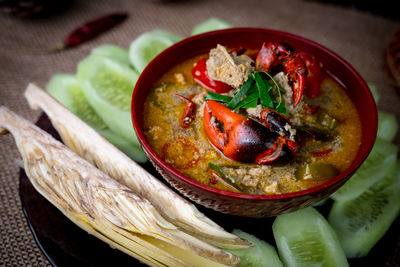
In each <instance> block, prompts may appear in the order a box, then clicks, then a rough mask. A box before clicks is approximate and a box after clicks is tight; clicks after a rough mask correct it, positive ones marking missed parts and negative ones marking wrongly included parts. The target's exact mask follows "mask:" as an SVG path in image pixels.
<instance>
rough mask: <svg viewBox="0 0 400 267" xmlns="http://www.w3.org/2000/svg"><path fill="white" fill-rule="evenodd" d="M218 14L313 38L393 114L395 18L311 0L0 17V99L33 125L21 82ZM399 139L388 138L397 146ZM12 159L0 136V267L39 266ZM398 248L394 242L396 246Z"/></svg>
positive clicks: (85, 6) (74, 7) (40, 79)
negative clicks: (113, 16) (78, 41)
mask: <svg viewBox="0 0 400 267" xmlns="http://www.w3.org/2000/svg"><path fill="white" fill-rule="evenodd" d="M116 11H127V12H128V13H129V15H130V16H129V19H128V20H127V21H126V22H125V23H123V24H122V25H119V26H118V27H117V28H115V29H113V30H112V31H110V32H108V33H107V34H104V35H102V36H100V37H99V38H97V39H95V40H93V41H91V42H88V43H86V44H84V45H81V46H79V47H78V48H75V49H71V50H67V51H63V52H60V53H55V54H48V55H38V54H34V53H32V52H29V51H28V48H46V47H51V46H54V45H56V44H57V43H58V41H59V40H62V39H63V37H64V36H65V34H66V33H68V32H69V31H71V29H73V28H75V27H76V26H78V25H80V24H81V23H82V22H83V21H87V20H90V19H93V18H96V17H98V16H100V15H103V14H105V13H109V12H116ZM209 17H219V18H221V19H223V20H226V21H228V22H229V23H231V24H233V25H235V26H240V27H263V28H270V29H275V30H281V31H286V32H290V33H293V34H297V35H301V36H304V37H306V38H308V39H311V40H313V41H316V42H318V43H320V44H322V45H324V46H326V47H327V48H329V49H331V50H333V51H334V52H336V53H337V54H339V55H340V56H342V57H343V58H344V59H346V60H347V61H348V62H349V63H350V64H351V65H353V66H354V67H355V69H356V70H357V71H358V72H359V73H360V74H361V76H362V77H363V78H364V79H365V80H366V81H367V82H368V83H372V84H374V85H376V87H377V88H378V90H379V93H380V95H381V100H380V102H379V105H378V107H379V109H380V110H383V111H387V112H391V113H395V114H396V116H397V119H399V118H400V108H399V104H398V103H399V96H398V94H397V93H396V90H395V89H394V87H392V86H391V83H390V80H389V79H388V77H387V75H386V74H385V71H384V60H383V54H384V49H385V46H386V44H387V42H388V41H389V39H390V37H391V35H392V34H393V32H394V31H395V29H396V28H398V27H399V26H400V24H399V21H396V20H391V19H388V18H385V17H383V16H378V15H374V14H372V13H369V12H366V11H359V10H357V9H355V8H351V7H340V6H335V5H332V4H323V3H321V2H313V1H299V0H296V1H289V0H284V1H256V0H246V1H234V0H220V1H211V0H203V1H190V0H187V1H178V0H175V1H160V0H158V1H157V0H152V1H149V0H147V1H146V0H142V1H137V0H136V1H132V0H115V1H106V0H98V1H77V0H75V1H71V5H70V6H69V7H68V8H67V9H66V10H65V11H64V12H62V13H59V14H57V15H52V16H49V17H47V18H37V19H20V18H15V17H12V16H9V15H3V14H0V25H1V28H0V50H1V53H0V104H2V105H6V106H8V107H9V108H10V109H11V110H13V111H15V112H17V113H18V114H20V115H22V116H23V117H25V118H27V119H28V120H30V121H32V122H35V121H36V120H37V119H38V117H39V115H40V112H38V111H32V110H31V109H30V108H29V106H28V105H27V103H26V101H25V99H24V97H23V92H24V90H25V88H26V86H27V85H28V83H29V82H35V83H36V84H38V85H40V86H42V87H43V86H45V85H46V83H47V81H48V80H49V79H50V77H51V76H52V75H53V74H55V73H73V72H75V70H76V63H77V62H78V61H79V60H80V59H82V58H83V57H85V56H86V55H88V53H89V52H90V50H91V49H92V48H93V47H96V46H98V45H100V44H104V43H111V44H116V45H120V46H122V47H125V48H128V47H129V44H130V42H131V41H132V40H133V39H135V37H137V36H138V35H139V34H140V33H142V32H145V31H149V30H152V29H156V28H158V29H163V30H166V31H169V32H172V33H175V34H178V35H181V36H188V35H189V34H190V32H191V29H192V27H193V26H194V25H196V24H198V23H201V22H202V21H204V20H206V19H207V18H209ZM399 141H400V136H399V135H398V136H397V137H396V140H395V142H396V143H397V144H399ZM18 158H20V156H19V153H18V150H17V148H16V146H15V143H14V140H13V138H12V136H11V135H6V136H0V266H15V265H17V266H28V265H32V266H47V265H49V263H48V261H47V259H46V258H45V257H44V256H43V255H42V253H41V252H40V250H39V248H38V246H37V245H36V243H35V242H34V240H33V237H32V234H31V232H30V230H29V228H28V226H27V223H26V220H25V218H24V215H23V213H22V210H21V203H20V198H19V194H18V172H19V169H18V167H17V165H16V164H15V159H18ZM399 246H400V244H399Z"/></svg>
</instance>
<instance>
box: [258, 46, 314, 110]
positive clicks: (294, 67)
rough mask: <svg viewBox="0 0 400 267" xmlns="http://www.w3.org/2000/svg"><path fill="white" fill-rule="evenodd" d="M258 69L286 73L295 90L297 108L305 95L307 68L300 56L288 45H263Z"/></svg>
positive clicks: (294, 96) (259, 55)
mask: <svg viewBox="0 0 400 267" xmlns="http://www.w3.org/2000/svg"><path fill="white" fill-rule="evenodd" d="M256 69H257V70H265V71H268V72H276V71H278V72H279V71H284V72H285V73H286V74H287V76H288V79H289V82H290V84H291V85H292V89H293V105H294V106H295V107H296V106H297V105H298V104H299V102H300V99H301V96H302V95H303V91H304V86H305V79H306V76H307V68H306V65H305V64H304V62H303V60H302V59H301V57H300V56H299V54H298V53H297V52H296V51H295V50H294V49H293V48H292V47H291V46H290V45H288V44H286V43H279V42H270V43H268V44H267V45H265V43H264V44H263V45H262V47H261V49H260V51H259V52H258V55H257V58H256Z"/></svg>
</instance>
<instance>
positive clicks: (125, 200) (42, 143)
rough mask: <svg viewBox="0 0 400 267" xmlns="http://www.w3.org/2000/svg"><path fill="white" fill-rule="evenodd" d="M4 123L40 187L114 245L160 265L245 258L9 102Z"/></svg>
mask: <svg viewBox="0 0 400 267" xmlns="http://www.w3.org/2000/svg"><path fill="white" fill-rule="evenodd" d="M2 128H5V129H7V130H8V131H10V132H11V133H12V134H13V136H14V138H15V141H16V144H17V147H18V149H19V151H20V153H21V155H22V157H23V162H24V168H25V172H26V174H27V176H28V178H29V179H30V181H31V182H32V184H33V186H34V187H35V189H36V190H37V191H38V192H39V193H41V194H42V195H43V196H44V197H45V198H46V199H47V200H49V201H50V202H51V203H52V204H53V205H55V206H56V207H57V208H58V209H59V210H60V211H62V212H63V213H64V215H65V216H67V217H68V218H69V219H71V220H72V221H73V222H74V223H76V224H77V225H78V226H80V227H82V228H83V229H85V230H86V231H88V232H89V233H91V234H93V235H94V236H96V237H98V238H100V239H101V240H103V241H105V242H107V243H108V244H110V245H111V246H112V247H115V248H118V249H120V250H121V251H123V252H126V253H128V254H129V255H131V256H134V257H136V258H137V259H139V260H141V261H143V262H145V263H146V264H149V265H154V266H164V265H167V266H186V265H191V266H222V265H232V266H235V265H238V264H239V261H240V260H239V258H238V257H236V256H234V255H232V254H230V253H227V252H225V251H223V250H220V249H218V248H216V247H213V246H211V245H209V244H207V243H205V242H203V241H201V240H199V239H196V238H194V237H192V236H190V235H188V234H186V233H184V232H182V231H180V230H179V229H178V228H177V227H175V226H174V225H173V224H171V223H170V222H168V221H167V220H165V219H164V218H163V217H162V216H161V215H160V214H159V213H158V212H157V210H156V209H155V208H154V207H153V206H152V205H151V203H150V202H149V201H147V200H146V199H143V198H141V197H140V196H137V195H135V194H134V193H132V192H131V191H130V190H129V189H128V188H127V187H125V186H124V185H122V184H120V183H118V182H117V181H115V180H114V179H112V178H111V177H109V176H108V175H106V174H105V173H103V172H102V171H100V170H99V169H97V168H96V167H95V166H93V165H92V164H90V163H89V162H87V161H86V160H84V159H83V158H81V157H79V156H78V155H77V154H75V153H74V152H73V151H71V150H70V149H68V148H67V147H66V146H65V145H63V144H62V143H60V142H58V141H57V140H55V139H54V138H53V137H52V136H50V135H49V134H48V133H46V132H44V131H43V130H41V129H39V128H38V127H36V126H35V125H33V124H32V123H30V122H28V121H26V120H24V119H23V118H21V117H19V116H18V115H16V114H15V113H13V112H11V111H10V110H9V109H7V108H6V107H4V106H1V107H0V132H2ZM81 133H82V132H81ZM188 255H189V256H190V257H189V256H188Z"/></svg>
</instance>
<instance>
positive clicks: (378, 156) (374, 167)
mask: <svg viewBox="0 0 400 267" xmlns="http://www.w3.org/2000/svg"><path fill="white" fill-rule="evenodd" d="M397 151H398V147H397V146H396V145H393V144H391V143H389V142H386V141H383V140H381V139H379V138H377V139H376V141H375V145H374V147H373V148H372V151H371V153H370V154H369V156H368V157H367V159H366V160H365V161H364V163H363V164H362V165H361V167H360V168H359V169H358V170H357V171H356V172H355V174H354V175H353V176H352V177H351V178H350V179H349V180H348V181H347V182H346V183H345V184H344V185H343V186H342V187H341V188H340V189H339V190H338V191H336V192H335V193H334V194H332V195H331V198H333V199H334V200H338V201H339V200H340V201H347V200H350V199H353V198H356V197H357V196H359V195H361V194H362V193H363V192H364V191H365V190H367V188H369V187H370V186H371V185H373V184H374V183H375V182H377V181H378V180H380V179H381V178H382V177H384V176H385V175H386V174H387V173H388V172H389V171H391V170H392V169H393V168H394V166H395V164H396V159H397Z"/></svg>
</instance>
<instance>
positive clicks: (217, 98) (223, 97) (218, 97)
mask: <svg viewBox="0 0 400 267" xmlns="http://www.w3.org/2000/svg"><path fill="white" fill-rule="evenodd" d="M204 100H215V101H219V102H224V103H228V102H230V101H231V100H232V97H230V96H227V95H220V94H216V93H212V92H208V94H207V95H206V96H205V97H204Z"/></svg>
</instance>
